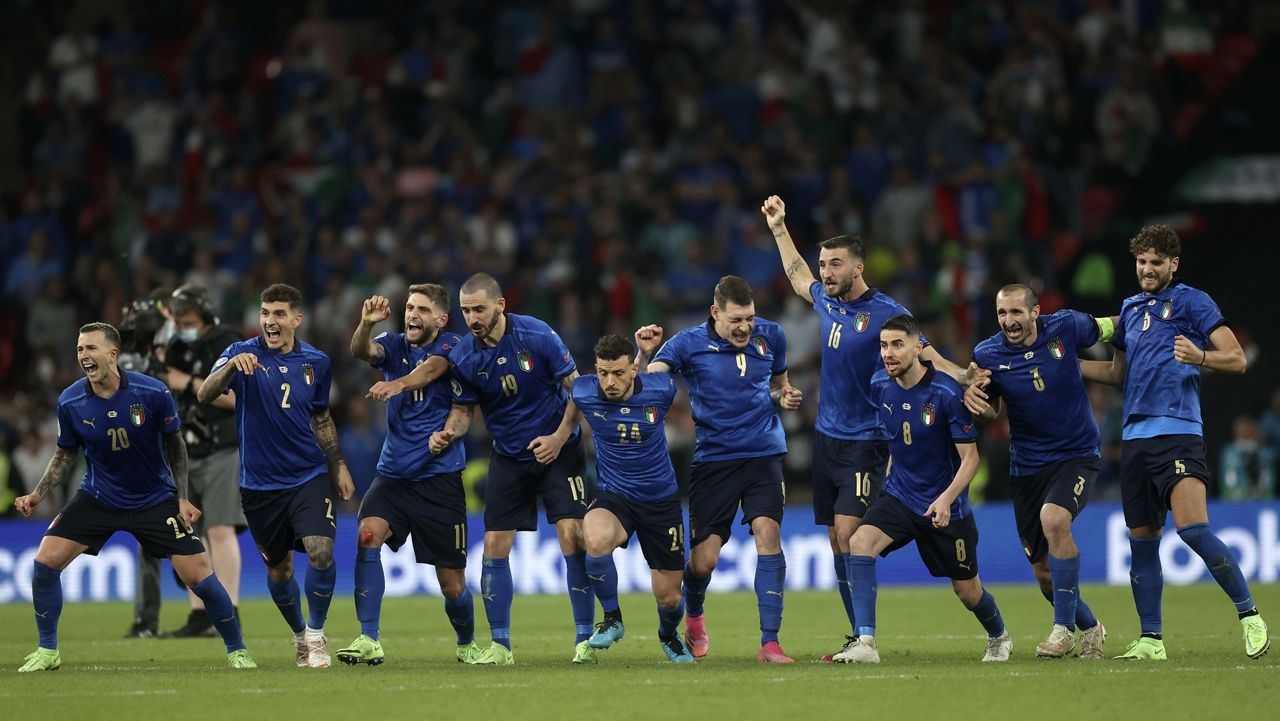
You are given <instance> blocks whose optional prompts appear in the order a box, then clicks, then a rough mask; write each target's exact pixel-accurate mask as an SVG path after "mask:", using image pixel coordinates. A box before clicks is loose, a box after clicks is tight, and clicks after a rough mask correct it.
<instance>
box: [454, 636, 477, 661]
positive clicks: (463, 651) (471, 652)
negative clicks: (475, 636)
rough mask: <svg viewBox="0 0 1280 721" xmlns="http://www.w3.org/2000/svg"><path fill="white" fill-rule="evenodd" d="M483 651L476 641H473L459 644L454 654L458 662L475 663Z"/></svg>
mask: <svg viewBox="0 0 1280 721" xmlns="http://www.w3.org/2000/svg"><path fill="white" fill-rule="evenodd" d="M482 653H484V652H483V651H481V650H480V647H479V646H477V645H476V642H475V641H472V642H471V643H460V644H458V648H457V650H456V651H454V653H453V655H454V658H456V659H458V663H475V662H476V659H477V658H479V657H480V654H482Z"/></svg>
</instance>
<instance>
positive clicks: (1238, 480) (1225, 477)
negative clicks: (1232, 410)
mask: <svg viewBox="0 0 1280 721" xmlns="http://www.w3.org/2000/svg"><path fill="white" fill-rule="evenodd" d="M1232 430H1233V436H1232V439H1231V442H1230V443H1228V444H1227V445H1226V446H1224V447H1223V449H1222V462H1221V465H1220V470H1219V473H1220V475H1221V478H1220V480H1219V483H1220V485H1221V488H1220V489H1219V491H1220V494H1221V496H1222V498H1224V499H1226V500H1232V501H1240V500H1270V499H1272V498H1275V495H1276V453H1275V450H1274V449H1272V448H1271V447H1270V446H1268V445H1267V444H1266V443H1264V442H1263V438H1262V433H1261V431H1260V430H1259V429H1258V422H1257V421H1255V420H1254V419H1253V418H1252V417H1251V416H1240V417H1239V418H1236V422H1235V424H1234V425H1233V426H1232Z"/></svg>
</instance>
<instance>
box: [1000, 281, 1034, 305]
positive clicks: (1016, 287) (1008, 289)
mask: <svg viewBox="0 0 1280 721" xmlns="http://www.w3.org/2000/svg"><path fill="white" fill-rule="evenodd" d="M1018 292H1021V293H1022V299H1023V300H1024V301H1026V302H1027V307H1028V308H1034V307H1036V306H1037V305H1040V296H1038V295H1036V292H1035V291H1034V290H1031V286H1029V285H1023V284H1022V283H1010V284H1009V285H1006V286H1005V287H1003V288H1001V289H1000V292H999V293H998V295H1013V294H1014V293H1018Z"/></svg>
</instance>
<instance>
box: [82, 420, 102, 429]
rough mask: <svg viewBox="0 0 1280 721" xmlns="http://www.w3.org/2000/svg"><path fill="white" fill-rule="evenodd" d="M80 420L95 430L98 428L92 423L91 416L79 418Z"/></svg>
mask: <svg viewBox="0 0 1280 721" xmlns="http://www.w3.org/2000/svg"><path fill="white" fill-rule="evenodd" d="M80 422H81V423H83V424H85V425H86V426H89V427H90V428H93V429H94V430H95V431H96V430H98V429H97V427H96V426H94V425H93V419H92V418H81V419H80Z"/></svg>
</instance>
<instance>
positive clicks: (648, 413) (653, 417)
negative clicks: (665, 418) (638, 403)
mask: <svg viewBox="0 0 1280 721" xmlns="http://www.w3.org/2000/svg"><path fill="white" fill-rule="evenodd" d="M644 421H645V423H657V422H658V409H657V408H654V407H653V406H645V407H644Z"/></svg>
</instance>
